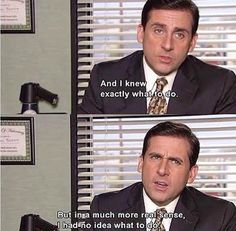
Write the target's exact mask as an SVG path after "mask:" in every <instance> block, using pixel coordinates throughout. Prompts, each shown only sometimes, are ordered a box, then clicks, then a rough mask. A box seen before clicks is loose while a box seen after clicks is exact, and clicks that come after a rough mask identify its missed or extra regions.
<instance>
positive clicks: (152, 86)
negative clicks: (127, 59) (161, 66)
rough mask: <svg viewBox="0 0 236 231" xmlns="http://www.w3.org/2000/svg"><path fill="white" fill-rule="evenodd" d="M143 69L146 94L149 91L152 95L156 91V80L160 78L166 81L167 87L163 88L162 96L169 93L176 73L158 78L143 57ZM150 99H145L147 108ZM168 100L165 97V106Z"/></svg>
mask: <svg viewBox="0 0 236 231" xmlns="http://www.w3.org/2000/svg"><path fill="white" fill-rule="evenodd" d="M143 68H144V74H145V79H146V82H147V84H146V90H147V92H149V91H151V92H152V93H154V91H155V90H156V79H157V78H162V77H165V78H166V80H167V81H168V83H167V85H166V86H165V87H164V88H163V94H164V95H165V93H166V92H168V91H171V89H172V86H173V83H174V80H175V76H176V74H177V71H174V72H172V73H170V74H169V75H166V76H158V75H157V74H156V73H155V72H154V71H153V70H152V69H151V67H149V66H148V64H147V62H146V60H145V57H144V56H143ZM150 99H151V98H150V97H148V98H147V107H148V104H149V101H150ZM169 99H170V98H169V97H166V102H167V105H168V103H169Z"/></svg>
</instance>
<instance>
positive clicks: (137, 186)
mask: <svg viewBox="0 0 236 231" xmlns="http://www.w3.org/2000/svg"><path fill="white" fill-rule="evenodd" d="M142 187H143V185H142V183H141V182H137V183H134V184H132V185H130V186H128V187H125V188H123V189H121V190H118V191H113V192H107V193H102V194H100V195H98V196H97V197H98V198H99V200H107V201H114V200H116V199H121V200H126V199H127V197H129V196H130V195H132V194H134V193H137V192H140V191H141V189H142Z"/></svg>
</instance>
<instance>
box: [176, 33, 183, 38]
mask: <svg viewBox="0 0 236 231" xmlns="http://www.w3.org/2000/svg"><path fill="white" fill-rule="evenodd" d="M175 36H176V38H178V39H183V38H184V37H185V35H184V34H183V33H180V32H177V33H176V34H175Z"/></svg>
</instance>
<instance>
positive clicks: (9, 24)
mask: <svg viewBox="0 0 236 231" xmlns="http://www.w3.org/2000/svg"><path fill="white" fill-rule="evenodd" d="M0 4H1V33H34V32H35V21H34V19H35V11H34V0H1V3H0Z"/></svg>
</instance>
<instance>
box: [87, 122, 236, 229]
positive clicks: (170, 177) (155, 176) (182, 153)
mask: <svg viewBox="0 0 236 231" xmlns="http://www.w3.org/2000/svg"><path fill="white" fill-rule="evenodd" d="M199 149H200V147H199V141H198V139H197V137H196V136H195V135H194V134H193V133H192V131H191V130H190V128H189V127H187V126H186V125H184V124H181V123H174V122H163V123H159V124H157V125H156V126H154V127H153V128H151V129H150V130H149V131H148V132H147V134H146V136H145V138H144V144H143V150H142V155H141V157H140V160H139V164H138V170H139V172H141V173H142V183H141V182H139V183H135V184H133V185H131V186H129V187H127V188H125V189H123V190H121V191H117V192H109V193H104V194H101V195H98V196H95V197H94V200H93V202H92V204H91V215H90V217H91V221H90V224H91V227H93V229H92V230H107V231H108V230H123V231H126V230H143V231H146V230H159V231H211V230H214V231H235V230H236V207H235V205H234V204H233V203H231V202H229V201H226V200H223V199H219V198H216V197H212V196H208V195H206V194H204V193H202V192H200V191H198V190H197V189H195V188H193V187H188V186H186V184H187V183H189V184H191V183H193V181H194V179H195V178H196V175H197V171H198V167H197V165H196V162H197V159H198V154H199ZM156 211H158V213H161V212H162V215H161V216H158V213H156ZM104 214H109V217H108V216H107V217H106V216H104ZM158 219H159V220H158ZM157 220H158V221H157ZM98 224H100V225H101V224H103V225H104V226H103V229H102V228H101V227H99V229H98V228H97V225H98ZM117 224H118V226H117ZM119 224H123V226H122V227H121V226H119ZM153 227H154V228H155V229H152V228H153Z"/></svg>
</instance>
